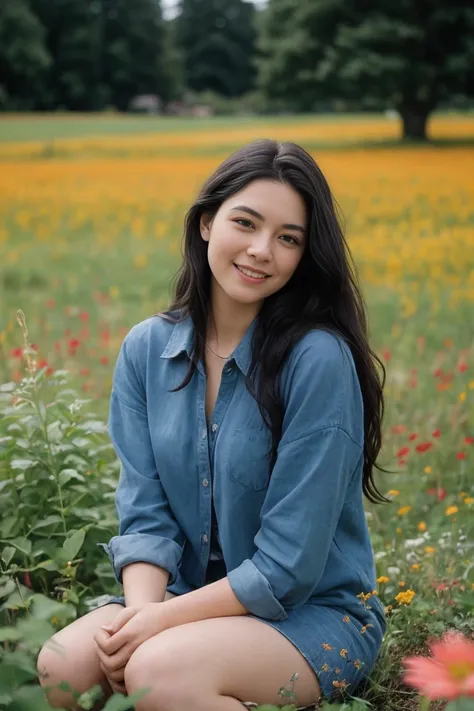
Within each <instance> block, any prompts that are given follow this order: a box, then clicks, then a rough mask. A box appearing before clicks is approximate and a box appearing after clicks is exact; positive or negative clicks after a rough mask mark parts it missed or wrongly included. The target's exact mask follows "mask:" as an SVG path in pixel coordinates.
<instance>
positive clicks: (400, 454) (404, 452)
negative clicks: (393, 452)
mask: <svg viewBox="0 0 474 711" xmlns="http://www.w3.org/2000/svg"><path fill="white" fill-rule="evenodd" d="M409 453H410V447H402V448H401V449H399V450H398V452H397V458H398V459H400V458H401V457H404V456H405V455H407V454H409Z"/></svg>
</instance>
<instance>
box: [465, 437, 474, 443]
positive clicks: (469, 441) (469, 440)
mask: <svg viewBox="0 0 474 711" xmlns="http://www.w3.org/2000/svg"><path fill="white" fill-rule="evenodd" d="M473 443H474V437H464V444H473Z"/></svg>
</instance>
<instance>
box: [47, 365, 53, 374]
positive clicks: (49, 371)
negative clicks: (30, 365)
mask: <svg viewBox="0 0 474 711" xmlns="http://www.w3.org/2000/svg"><path fill="white" fill-rule="evenodd" d="M53 373H54V368H52V367H51V366H48V367H47V368H46V375H52V374H53Z"/></svg>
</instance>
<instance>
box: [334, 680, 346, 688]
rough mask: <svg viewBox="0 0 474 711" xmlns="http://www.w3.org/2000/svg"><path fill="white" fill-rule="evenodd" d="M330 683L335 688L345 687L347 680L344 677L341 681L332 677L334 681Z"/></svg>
mask: <svg viewBox="0 0 474 711" xmlns="http://www.w3.org/2000/svg"><path fill="white" fill-rule="evenodd" d="M332 685H333V686H334V687H335V688H336V689H345V688H346V686H347V681H346V680H345V679H342V681H338V680H337V679H334V681H333V682H332Z"/></svg>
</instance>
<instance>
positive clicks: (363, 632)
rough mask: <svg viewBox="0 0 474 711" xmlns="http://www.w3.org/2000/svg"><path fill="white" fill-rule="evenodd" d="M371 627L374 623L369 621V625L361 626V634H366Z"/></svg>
mask: <svg viewBox="0 0 474 711" xmlns="http://www.w3.org/2000/svg"><path fill="white" fill-rule="evenodd" d="M369 627H373V624H372V623H371V622H369V624H368V625H364V626H363V627H361V628H360V630H359V632H360V634H365V633H366V632H367V629H368V628H369Z"/></svg>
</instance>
